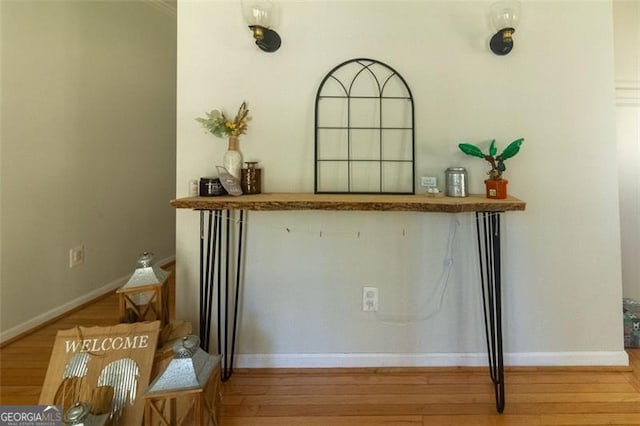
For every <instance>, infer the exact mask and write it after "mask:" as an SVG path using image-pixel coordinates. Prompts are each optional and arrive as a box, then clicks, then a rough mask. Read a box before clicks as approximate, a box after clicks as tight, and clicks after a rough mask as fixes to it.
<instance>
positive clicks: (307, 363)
mask: <svg viewBox="0 0 640 426" xmlns="http://www.w3.org/2000/svg"><path fill="white" fill-rule="evenodd" d="M504 362H505V366H511V367H516V366H517V367H524V366H527V367H528V366H559V367H568V366H627V365H629V358H628V356H627V353H626V352H625V351H618V352H604V351H603V352H531V353H508V354H505V356H504ZM235 365H236V366H237V367H238V368H339V367H484V366H487V365H488V361H487V354H485V353H460V354H458V353H450V354H445V353H433V354H390V353H384V354H371V353H366V354H264V355H237V356H236V359H235Z"/></svg>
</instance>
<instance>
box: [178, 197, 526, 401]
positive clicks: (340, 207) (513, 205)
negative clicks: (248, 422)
mask: <svg viewBox="0 0 640 426" xmlns="http://www.w3.org/2000/svg"><path fill="white" fill-rule="evenodd" d="M171 205H173V206H174V207H176V208H179V209H192V210H199V211H200V340H201V342H202V343H201V344H202V348H203V349H204V350H207V351H208V350H209V339H210V334H211V333H210V331H211V319H212V318H211V313H212V300H213V298H214V291H216V289H217V297H215V298H216V300H217V311H216V312H217V326H218V330H217V331H218V333H217V337H218V351H219V353H220V354H221V355H222V357H223V358H222V380H223V381H226V380H228V379H229V377H231V374H232V373H233V358H234V355H235V342H236V333H237V319H238V295H239V289H240V281H241V274H240V273H238V271H241V270H242V258H243V256H242V253H243V247H242V242H243V230H244V222H245V220H246V219H245V213H246V212H247V211H249V210H261V211H279V210H331V211H410V212H425V213H428V212H439V213H465V212H468V213H475V215H476V234H477V241H478V258H479V262H480V281H481V286H482V305H483V312H484V326H485V334H486V340H487V349H488V357H489V373H490V376H491V380H492V381H493V384H494V389H495V396H496V408H497V410H498V412H500V413H502V412H503V411H504V406H505V389H504V362H503V346H502V292H501V290H502V279H501V263H500V262H501V257H500V240H501V235H500V232H501V231H500V217H501V215H502V213H504V212H507V211H522V210H524V209H525V206H526V204H525V203H524V202H523V201H521V200H519V199H517V198H514V197H508V198H506V199H504V200H494V199H488V198H485V197H484V196H483V195H471V196H469V197H465V198H452V197H429V196H426V195H379V194H372V195H360V194H309V193H267V194H256V195H242V196H239V197H233V196H229V195H226V196H219V197H188V198H179V199H176V200H172V201H171ZM233 211H238V212H239V218H238V219H237V223H238V229H237V232H233V231H232V230H231V222H232V221H234V220H236V219H232V217H231V215H232V212H233ZM223 216H224V219H225V220H224V222H223ZM232 235H233V237H234V240H235V241H234V245H235V253H232V250H231V249H230V248H231V244H230V240H231V238H232ZM223 244H224V247H223ZM232 281H235V283H233V282H232ZM223 286H224V287H223ZM230 299H231V303H232V306H229V302H230ZM230 312H232V317H231V319H230V318H229V315H230ZM229 333H231V336H229Z"/></svg>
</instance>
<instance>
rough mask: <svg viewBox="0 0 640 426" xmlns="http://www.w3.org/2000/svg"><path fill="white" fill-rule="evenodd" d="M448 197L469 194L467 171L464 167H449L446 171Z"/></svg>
mask: <svg viewBox="0 0 640 426" xmlns="http://www.w3.org/2000/svg"><path fill="white" fill-rule="evenodd" d="M445 182H446V191H445V194H446V195H447V197H466V196H467V171H466V170H465V168H464V167H449V168H448V169H447V170H446V171H445Z"/></svg>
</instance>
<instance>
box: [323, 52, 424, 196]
mask: <svg viewBox="0 0 640 426" xmlns="http://www.w3.org/2000/svg"><path fill="white" fill-rule="evenodd" d="M414 153H415V130H414V105H413V96H412V95H411V90H410V89H409V86H408V85H407V83H406V81H405V80H404V78H403V77H402V76H401V75H400V74H399V73H398V72H397V71H395V70H394V69H393V68H391V67H390V66H388V65H386V64H383V63H382V62H379V61H376V60H373V59H364V58H359V59H351V60H349V61H346V62H343V63H341V64H340V65H337V66H336V67H335V68H333V69H332V70H331V71H330V72H329V73H328V74H327V75H326V76H325V77H324V79H323V80H322V82H321V84H320V87H319V88H318V92H317V96H316V105H315V178H314V179H315V183H314V190H315V192H316V193H357V194H367V193H373V194H381V193H383V194H413V193H415V162H414V155H415V154H414Z"/></svg>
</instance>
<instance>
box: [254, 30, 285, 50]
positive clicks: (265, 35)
mask: <svg viewBox="0 0 640 426" xmlns="http://www.w3.org/2000/svg"><path fill="white" fill-rule="evenodd" d="M249 28H250V29H251V31H252V32H253V38H255V39H256V45H258V47H259V48H260V50H262V51H264V52H275V51H276V50H278V49H280V45H281V44H282V40H281V39H280V36H279V35H278V33H277V32H275V31H273V30H272V29H269V28H267V27H263V26H261V25H249Z"/></svg>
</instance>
